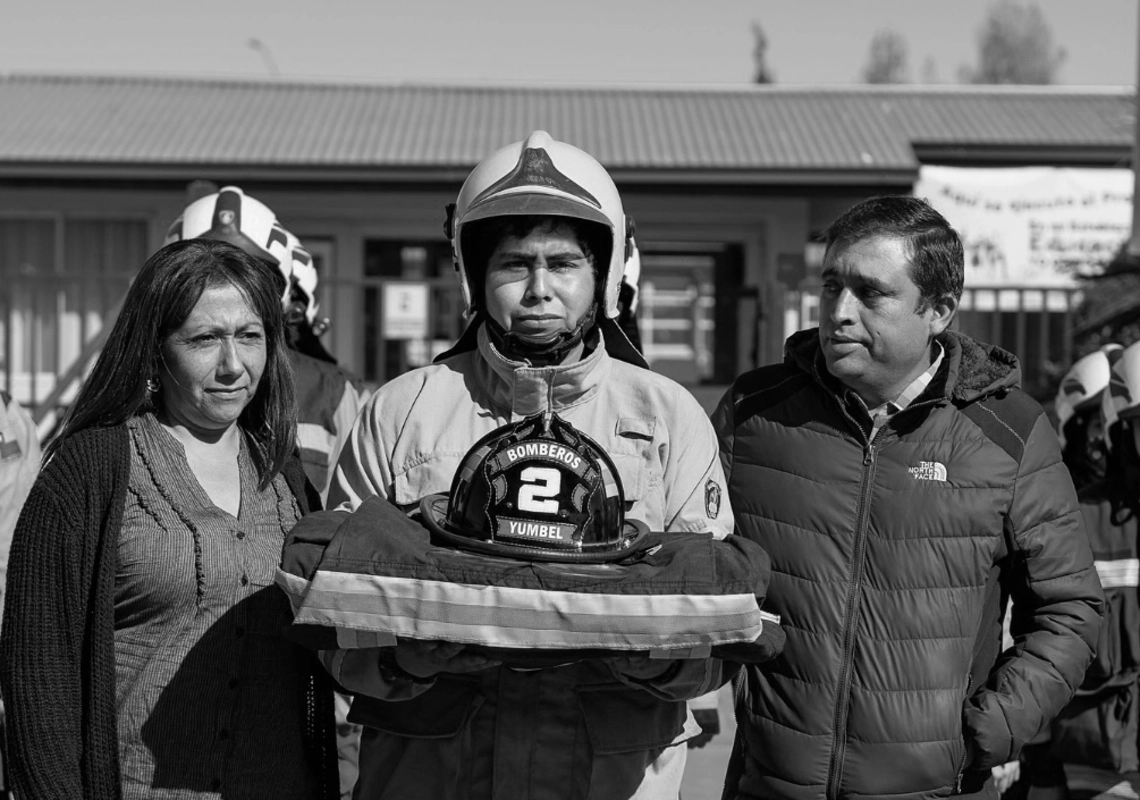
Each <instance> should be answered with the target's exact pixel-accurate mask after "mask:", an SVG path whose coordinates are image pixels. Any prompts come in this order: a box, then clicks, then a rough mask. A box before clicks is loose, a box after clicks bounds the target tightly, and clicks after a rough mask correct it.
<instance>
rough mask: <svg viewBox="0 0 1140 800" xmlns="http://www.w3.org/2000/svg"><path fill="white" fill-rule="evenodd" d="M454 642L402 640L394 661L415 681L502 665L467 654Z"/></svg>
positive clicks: (498, 662)
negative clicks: (443, 674)
mask: <svg viewBox="0 0 1140 800" xmlns="http://www.w3.org/2000/svg"><path fill="white" fill-rule="evenodd" d="M464 647H465V646H464V645H462V644H457V643H455V642H423V641H419V640H418V639H401V640H400V641H399V643H398V644H397V645H396V648H395V653H394V654H393V659H394V660H395V662H396V666H397V667H399V668H400V670H401V671H403V672H406V673H407V674H409V675H411V676H412V677H414V678H420V679H428V678H433V677H435V676H436V675H438V674H439V673H441V672H478V671H479V670H483V669H490V668H491V667H497V666H499V665H500V664H501V663H502V662H501V661H496V660H495V659H492V658H487V657H486V656H481V655H477V654H475V653H470V652H464Z"/></svg>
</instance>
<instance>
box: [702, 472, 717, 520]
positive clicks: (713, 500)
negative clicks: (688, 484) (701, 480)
mask: <svg viewBox="0 0 1140 800" xmlns="http://www.w3.org/2000/svg"><path fill="white" fill-rule="evenodd" d="M705 513H706V514H708V515H709V519H716V518H717V516H718V515H719V514H720V484H719V483H717V482H716V481H714V480H713V479H712V478H709V480H708V482H707V483H706V484H705Z"/></svg>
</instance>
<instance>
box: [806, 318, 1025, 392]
mask: <svg viewBox="0 0 1140 800" xmlns="http://www.w3.org/2000/svg"><path fill="white" fill-rule="evenodd" d="M938 341H939V342H941V344H942V346H943V347H944V348H945V350H946V356H945V361H946V365H947V366H946V369H944V370H940V374H939V375H938V376H937V377H936V378H935V379H934V381H933V382H932V383H931V386H930V388H929V389H928V390H927V391H928V393H930V394H934V395H936V396H941V397H943V398H946V399H952V400H955V401H958V402H971V401H973V400H977V399H979V398H982V397H985V396H987V395H990V394H995V393H997V392H1003V391H1008V390H1010V389H1016V388H1018V387H1020V386H1021V365H1020V364H1019V363H1018V361H1017V356H1015V355H1014V354H1013V353H1010V352H1009V351H1008V350H1003V349H1002V348H1000V347H998V346H996V345H991V344H984V343H982V342H979V341H976V340H974V339H971V338H970V337H969V336H966V335H965V334H963V333H958V332H957V331H946V332H945V333H943V334H942V335H941V336H939V337H938ZM784 362H785V363H787V364H792V365H793V366H795V367H796V368H797V369H800V370H802V371H804V372H807V373H808V374H809V375H813V376H815V378H816V379H817V380H820V381H822V378H823V374H824V373H825V372H826V369H825V368H824V367H823V358H822V352H821V350H820V346H819V328H810V329H808V330H804V331H797V332H796V333H793V334H792V335H791V336H790V337H788V340H787V342H785V344H784Z"/></svg>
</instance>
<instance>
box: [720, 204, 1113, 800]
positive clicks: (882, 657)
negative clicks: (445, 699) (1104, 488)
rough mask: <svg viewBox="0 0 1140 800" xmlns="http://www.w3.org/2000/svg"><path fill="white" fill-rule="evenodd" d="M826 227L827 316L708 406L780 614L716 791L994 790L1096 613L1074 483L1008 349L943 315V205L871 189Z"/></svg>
mask: <svg viewBox="0 0 1140 800" xmlns="http://www.w3.org/2000/svg"><path fill="white" fill-rule="evenodd" d="M824 236H825V239H826V245H827V249H826V254H825V258H824V264H823V276H822V278H823V288H822V295H821V299H820V328H819V329H818V330H810V331H803V332H800V333H797V334H795V335H793V336H792V337H791V338H790V339H789V340H788V343H787V346H786V356H785V360H784V363H783V364H780V365H774V366H770V367H764V368H761V369H758V370H755V371H753V372H750V373H747V374H745V375H743V376H742V377H740V378H739V379H738V380H737V381H736V383H735V384H734V385H733V386H732V388H731V389H730V390H729V392H728V393H727V394H726V396H725V398H724V399H723V401H722V402H721V405H720V407H719V408H718V410H717V412H716V414H715V415H714V424H715V426H716V428H717V430H718V433H719V435H720V438H721V451H722V458H723V460H724V464H725V472H726V477H727V480H728V487H729V488H728V492H729V497H730V500H731V503H732V506H733V509H734V511H735V514H736V521H737V526H738V532H739V533H742V534H744V535H747V536H749V537H751V538H753V539H754V540H756V541H757V542H759V543H760V544H762V545H763V546H764V548H765V549H766V550H767V551H768V553H769V554H770V556H771V558H772V581H771V585H770V590H769V601H768V604H767V606H766V607H768V608H770V610H772V611H774V612H776V613H778V614H780V615H781V617H782V621H783V626H784V628H785V630H786V633H787V643H786V646H785V648H784V652H783V655H782V656H780V657H779V658H777V659H776V660H775V661H772V662H770V663H768V664H764V665H763V666H762V667H760V668H748V669H747V672H746V675H745V679H744V681H743V682H742V685H741V687H742V690H743V691H742V692H741V693H740V695H739V697H738V701H737V718H738V722H739V726H738V732H737V741H736V746H735V748H734V752H733V758H732V759H731V762H730V764H729V771H728V776H727V779H726V785H725V795H724V796H725V797H726V798H742V799H744V798H746V799H748V800H751V799H752V798H766V799H770V798H789V799H792V800H801V799H802V800H806V799H807V798H813V799H814V798H828V800H838V798H872V797H874V798H882V797H891V798H893V799H894V800H903V799H904V798H905V799H906V800H911V799H914V800H918V799H919V798H935V797H945V796H949V795H955V794H957V795H966V796H974V797H996V796H997V792H996V790H995V789H994V787H993V782H992V781H991V780H990V770H991V768H993V767H995V766H999V765H1002V764H1005V763H1007V762H1009V761H1012V760H1014V759H1016V758H1017V756H1018V753H1019V751H1020V749H1021V747H1022V745H1024V744H1025V743H1026V742H1028V741H1029V740H1031V739H1032V738H1033V737H1034V736H1035V735H1036V734H1037V732H1038V731H1040V730H1041V729H1042V728H1043V727H1044V726H1045V725H1046V724H1047V723H1048V722H1049V721H1050V719H1051V718H1052V717H1053V716H1054V715H1055V714H1056V713H1057V712H1058V711H1059V710H1060V709H1061V708H1062V707H1063V706H1064V705H1065V703H1066V702H1067V701H1068V700H1069V698H1070V697H1071V696H1072V694H1073V692H1074V691H1075V689H1076V688H1077V686H1079V685H1080V683H1081V678H1082V676H1083V674H1084V672H1085V669H1086V667H1087V666H1088V664H1089V661H1090V659H1091V658H1092V654H1093V646H1094V644H1095V642H1096V637H1097V631H1098V628H1099V625H1100V622H1101V614H1102V607H1103V596H1102V593H1101V587H1100V583H1099V581H1098V579H1097V574H1096V571H1095V569H1094V568H1093V560H1092V555H1091V553H1090V551H1089V544H1088V540H1087V537H1086V535H1085V531H1084V529H1083V527H1082V523H1081V516H1080V512H1079V510H1078V506H1077V498H1076V496H1075V493H1074V491H1073V484H1072V481H1071V480H1070V478H1069V474H1068V471H1067V470H1066V468H1065V466H1064V464H1063V463H1062V461H1061V454H1060V448H1059V446H1058V443H1057V438H1056V435H1055V434H1054V433H1053V431H1052V429H1051V427H1050V424H1049V421H1048V420H1047V418H1046V417H1045V414H1044V413H1043V412H1042V410H1041V408H1040V407H1039V406H1038V405H1037V404H1036V403H1035V402H1034V401H1033V400H1032V399H1030V398H1029V397H1028V396H1027V395H1026V394H1024V393H1023V392H1022V391H1021V390H1020V389H1019V388H1018V384H1019V380H1020V375H1019V367H1018V364H1017V359H1016V358H1015V357H1014V356H1012V355H1011V354H1009V353H1007V352H1005V351H1003V350H1001V349H999V348H997V347H991V346H988V345H983V344H980V343H978V342H976V341H974V340H972V339H970V338H969V337H966V336H964V335H961V334H958V333H956V332H953V331H950V330H948V329H949V326H950V324H951V322H952V320H953V318H954V314H955V312H956V311H957V308H958V302H959V298H960V297H961V293H962V284H963V272H964V269H963V251H962V244H961V241H960V239H959V238H958V235H957V233H956V232H955V231H954V230H953V228H951V227H950V225H949V223H947V221H946V220H945V219H944V218H943V217H942V216H941V215H940V214H938V213H937V212H936V211H934V210H933V209H932V208H931V207H930V206H929V205H928V204H926V203H925V202H924V201H922V200H918V199H915V198H912V197H905V196H898V197H877V198H872V199H870V200H867V201H864V202H862V203H860V204H858V205H856V206H855V207H854V208H852V209H850V210H849V211H847V212H846V213H845V214H843V215H842V216H841V217H840V218H839V219H838V220H836V222H835V223H834V224H832V226H831V227H830V228H829V229H828V230H827V231H826V232H825V234H824ZM1010 597H1012V599H1013V612H1012V633H1013V637H1014V646H1013V647H1012V648H1011V649H1009V650H1007V651H1005V652H1001V616H1002V609H1003V608H1004V607H1005V603H1006V600H1007V598H1010Z"/></svg>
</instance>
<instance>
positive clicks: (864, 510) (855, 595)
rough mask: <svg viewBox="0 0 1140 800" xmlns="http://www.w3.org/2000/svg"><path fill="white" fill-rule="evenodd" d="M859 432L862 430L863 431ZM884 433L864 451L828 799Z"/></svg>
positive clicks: (843, 731)
mask: <svg viewBox="0 0 1140 800" xmlns="http://www.w3.org/2000/svg"><path fill="white" fill-rule="evenodd" d="M844 413H845V414H846V413H847V412H846V409H844ZM848 416H849V415H848ZM849 418H850V416H849ZM852 422H854V420H852ZM860 430H862V429H861V428H860ZM881 432H882V429H881V428H880V429H879V430H878V431H876V432H875V435H874V436H873V437H872V438H871V439H870V440H869V441H866V445H865V447H864V450H863V478H862V480H861V481H860V483H859V508H858V511H857V513H856V517H855V519H856V525H855V547H854V550H853V552H852V556H851V583H850V584H849V585H848V590H847V606H846V616H845V618H844V630H843V661H842V664H841V666H840V670H839V683H838V685H837V687H836V695H835V722H834V725H833V728H832V733H831V764H830V766H829V767H828V779H827V796H828V798H829V800H837V798H838V797H839V784H840V782H841V780H842V775H843V759H844V756H845V755H846V752H847V712H848V710H849V699H850V698H849V697H848V693H849V692H850V689H851V672H852V669H851V660H852V657H853V651H854V649H855V616H856V610H857V607H858V605H859V591H860V589H861V587H862V585H863V559H864V557H865V556H866V549H867V547H866V545H867V521H868V518H869V517H870V505H871V504H870V502H869V501H868V499H867V495H868V492H869V489H870V486H871V482H872V479H873V477H874V474H875V440H876V439H878V438H879V434H880V433H881Z"/></svg>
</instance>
